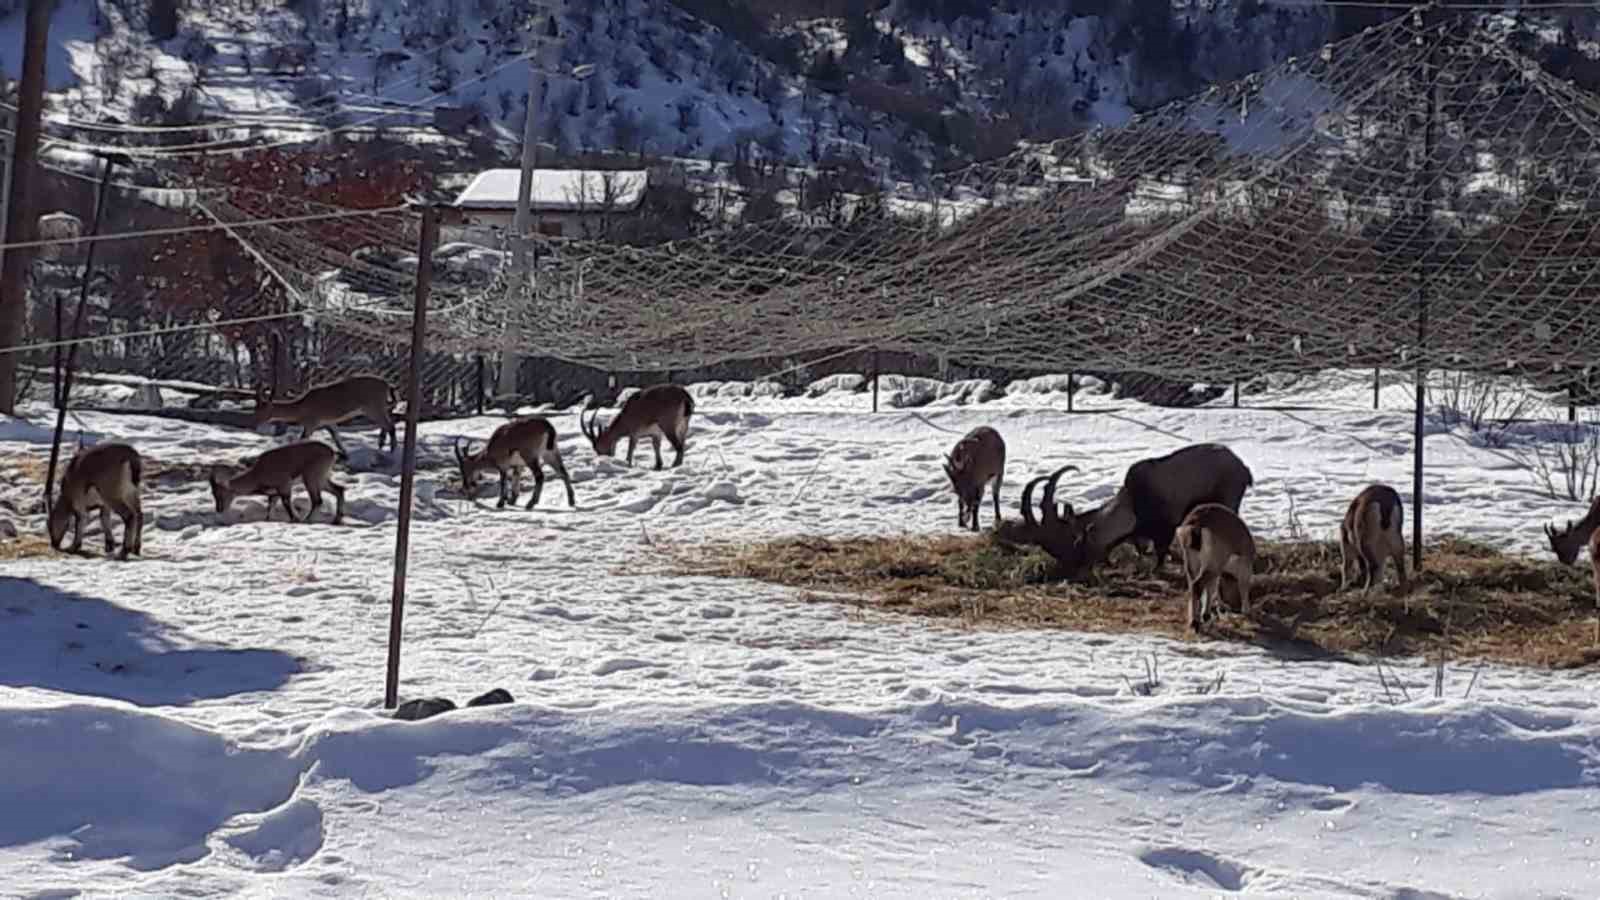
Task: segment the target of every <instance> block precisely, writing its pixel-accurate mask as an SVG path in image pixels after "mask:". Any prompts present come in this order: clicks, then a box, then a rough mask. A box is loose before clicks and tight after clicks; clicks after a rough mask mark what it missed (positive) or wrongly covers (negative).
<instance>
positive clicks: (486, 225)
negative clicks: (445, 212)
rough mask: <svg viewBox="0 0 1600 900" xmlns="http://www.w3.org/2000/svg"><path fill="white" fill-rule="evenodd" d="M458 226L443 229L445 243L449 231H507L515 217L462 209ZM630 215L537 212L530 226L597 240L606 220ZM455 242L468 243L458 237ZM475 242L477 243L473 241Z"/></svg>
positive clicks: (506, 212)
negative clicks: (460, 221) (462, 241)
mask: <svg viewBox="0 0 1600 900" xmlns="http://www.w3.org/2000/svg"><path fill="white" fill-rule="evenodd" d="M462 213H463V214H462V224H461V225H456V226H449V227H447V228H446V229H444V232H443V234H444V236H445V239H446V240H451V239H452V238H451V237H450V236H449V235H450V234H451V233H452V232H457V233H460V234H477V235H483V234H491V233H493V230H500V231H510V230H511V223H512V221H513V220H514V219H515V218H516V214H515V212H514V211H512V210H509V209H505V210H500V209H490V210H463V211H462ZM633 215H636V213H633V212H613V213H610V214H602V213H598V212H592V211H587V210H586V211H581V212H541V213H536V214H534V216H533V221H534V227H536V228H538V229H539V230H540V231H542V232H543V233H545V234H547V235H550V236H552V237H569V238H598V237H600V235H601V233H602V229H603V227H604V223H605V221H606V220H607V219H608V218H609V219H610V220H611V221H612V222H616V221H619V220H621V219H624V218H626V217H629V216H633ZM455 239H456V240H470V238H466V237H459V238H455ZM474 243H478V241H474Z"/></svg>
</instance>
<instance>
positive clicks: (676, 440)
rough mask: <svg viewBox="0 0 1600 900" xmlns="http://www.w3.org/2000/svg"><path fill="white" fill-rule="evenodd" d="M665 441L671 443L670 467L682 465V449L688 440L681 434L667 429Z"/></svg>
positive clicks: (686, 445)
mask: <svg viewBox="0 0 1600 900" xmlns="http://www.w3.org/2000/svg"><path fill="white" fill-rule="evenodd" d="M667 443H668V444H671V445H672V453H673V456H672V467H673V468H674V469H676V468H677V467H679V466H681V465H683V451H684V449H685V448H686V447H688V441H686V440H684V438H683V435H681V434H678V433H677V432H676V431H669V432H667Z"/></svg>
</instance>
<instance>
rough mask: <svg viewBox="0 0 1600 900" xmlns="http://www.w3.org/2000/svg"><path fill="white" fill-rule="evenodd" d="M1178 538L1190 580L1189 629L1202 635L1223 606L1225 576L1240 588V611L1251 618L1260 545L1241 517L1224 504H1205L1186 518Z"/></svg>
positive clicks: (1184, 567) (1191, 511)
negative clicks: (1252, 581)
mask: <svg viewBox="0 0 1600 900" xmlns="http://www.w3.org/2000/svg"><path fill="white" fill-rule="evenodd" d="M1174 537H1175V538H1176V539H1177V542H1178V553H1179V554H1180V555H1181V556H1182V557H1183V574H1184V576H1185V577H1187V578H1188V579H1189V630H1190V631H1194V632H1198V631H1199V630H1200V626H1201V623H1202V622H1204V621H1205V620H1206V619H1209V618H1211V616H1212V615H1213V614H1214V612H1215V610H1214V609H1213V607H1219V606H1221V605H1222V596H1221V594H1222V584H1223V582H1222V577H1223V576H1224V575H1226V576H1228V577H1229V578H1232V579H1233V582H1234V584H1236V585H1237V586H1238V588H1239V612H1240V614H1241V615H1245V616H1248V615H1250V576H1251V574H1253V571H1254V566H1255V561H1256V542H1255V539H1254V538H1252V537H1251V536H1250V528H1249V527H1248V526H1246V525H1245V524H1244V520H1243V519H1240V518H1239V516H1238V514H1237V513H1235V512H1234V511H1233V510H1231V509H1229V508H1227V507H1226V506H1223V505H1222V504H1220V503H1202V504H1200V505H1199V506H1196V507H1195V508H1194V509H1191V510H1189V514H1188V515H1186V516H1184V517H1183V524H1181V525H1179V526H1178V530H1177V532H1176V533H1175V534H1174Z"/></svg>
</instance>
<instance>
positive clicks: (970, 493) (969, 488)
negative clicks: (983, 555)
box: [944, 425, 1006, 531]
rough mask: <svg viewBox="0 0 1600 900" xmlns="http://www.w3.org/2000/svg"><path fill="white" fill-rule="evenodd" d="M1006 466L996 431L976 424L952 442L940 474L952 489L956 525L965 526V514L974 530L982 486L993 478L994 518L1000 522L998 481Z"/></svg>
mask: <svg viewBox="0 0 1600 900" xmlns="http://www.w3.org/2000/svg"><path fill="white" fill-rule="evenodd" d="M1005 468H1006V442H1005V441H1004V440H1002V439H1001V437H1000V432H998V431H995V430H994V429H993V428H990V427H989V426H987V425H980V426H978V427H977V428H974V429H972V430H971V431H969V432H967V434H966V436H965V437H963V438H962V439H961V440H959V441H957V442H956V446H955V449H953V450H951V451H950V453H949V454H948V455H947V456H945V459H944V474H945V475H946V476H948V477H949V479H950V486H951V487H952V488H954V489H955V493H956V527H957V528H965V527H967V516H968V514H969V513H970V514H971V517H972V530H973V531H977V530H978V511H979V509H980V508H981V507H982V506H983V488H984V486H985V485H986V484H989V483H990V482H991V481H992V482H993V488H992V489H991V495H992V497H993V499H994V521H995V525H997V526H998V525H999V524H1000V481H1001V478H1002V477H1003V476H1004V474H1005Z"/></svg>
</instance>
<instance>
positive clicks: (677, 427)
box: [578, 384, 694, 469]
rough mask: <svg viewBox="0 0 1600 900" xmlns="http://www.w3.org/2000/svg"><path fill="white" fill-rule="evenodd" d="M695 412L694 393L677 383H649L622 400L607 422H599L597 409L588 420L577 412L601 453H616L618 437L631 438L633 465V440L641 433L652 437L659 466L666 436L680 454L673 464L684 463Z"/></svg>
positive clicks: (629, 449)
mask: <svg viewBox="0 0 1600 900" xmlns="http://www.w3.org/2000/svg"><path fill="white" fill-rule="evenodd" d="M693 414H694V397H693V396H691V395H690V394H689V392H688V391H686V390H684V389H683V388H681V387H679V386H678V385H675V384H657V385H652V386H651V387H647V388H645V389H644V390H642V391H640V392H639V393H637V394H634V395H633V396H632V397H629V398H628V402H627V403H624V404H622V409H621V410H619V411H618V412H617V415H616V417H615V418H613V419H612V420H611V421H610V422H608V423H606V424H605V425H604V426H602V425H601V424H600V411H599V410H595V413H594V415H593V416H591V417H590V418H589V419H588V420H587V421H585V420H584V418H583V413H581V412H580V413H579V414H578V427H579V428H580V429H582V430H583V436H584V437H586V438H588V439H589V443H590V444H591V445H592V446H593V447H594V452H595V454H596V455H598V456H613V455H615V454H616V452H617V441H619V440H621V439H622V438H627V439H628V465H630V466H631V465H633V448H634V442H635V441H636V440H638V439H639V438H641V437H648V438H650V445H651V446H652V447H653V448H655V451H656V468H657V469H659V468H661V439H662V438H663V437H665V438H666V439H667V443H669V444H671V445H672V449H673V451H674V452H675V453H676V454H677V455H676V457H674V459H673V460H672V466H673V468H677V467H678V466H680V465H682V464H683V451H684V447H686V446H687V444H686V443H685V442H686V441H687V440H688V437H689V416H691V415H693Z"/></svg>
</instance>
